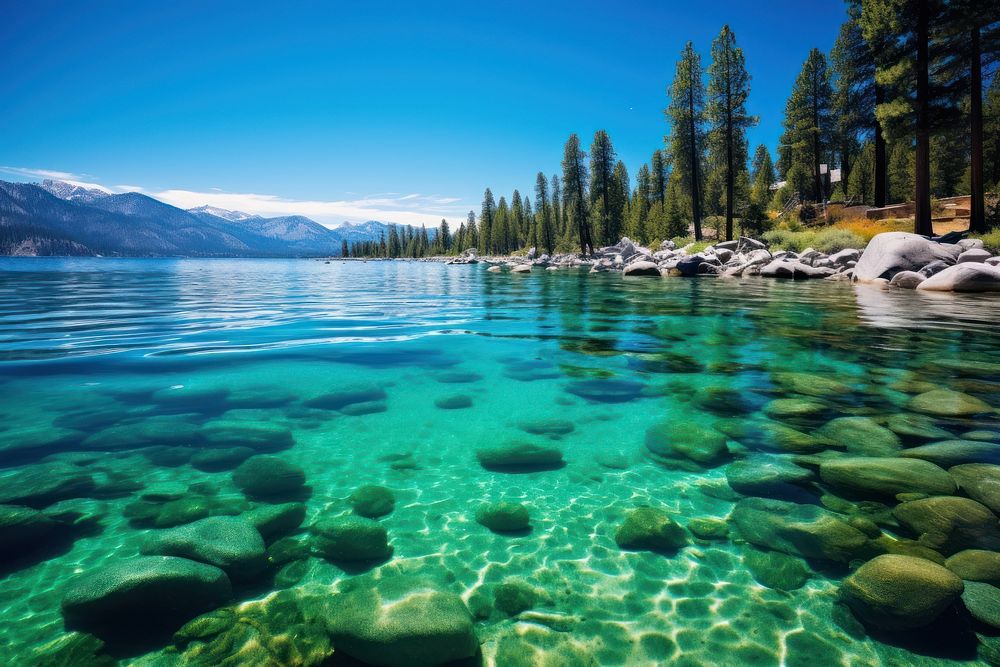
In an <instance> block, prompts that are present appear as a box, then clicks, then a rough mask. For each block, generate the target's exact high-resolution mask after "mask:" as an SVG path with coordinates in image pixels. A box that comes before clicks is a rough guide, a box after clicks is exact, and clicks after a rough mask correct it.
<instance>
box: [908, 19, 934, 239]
mask: <svg viewBox="0 0 1000 667" xmlns="http://www.w3.org/2000/svg"><path fill="white" fill-rule="evenodd" d="M928 4H929V0H919V2H918V3H917V155H916V176H915V179H914V180H915V183H914V186H915V187H914V190H915V198H914V199H915V201H914V218H913V222H914V231H915V232H916V233H917V234H922V235H924V236H932V235H933V234H934V225H933V223H932V221H931V160H930V156H931V132H930V114H929V111H930V110H929V109H928V106H929V103H930V99H929V97H930V81H929V78H928V61H929V58H928V53H927V51H928V41H929V32H930V27H929V23H930V17H929V16H928V15H929V13H930V8H929V7H928Z"/></svg>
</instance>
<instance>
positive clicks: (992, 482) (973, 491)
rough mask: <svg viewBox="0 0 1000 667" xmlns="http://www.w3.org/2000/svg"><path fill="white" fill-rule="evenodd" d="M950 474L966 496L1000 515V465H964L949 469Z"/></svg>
mask: <svg viewBox="0 0 1000 667" xmlns="http://www.w3.org/2000/svg"><path fill="white" fill-rule="evenodd" d="M966 442H967V441H966ZM998 449H1000V447H998ZM948 474H949V475H951V477H952V479H954V480H955V483H956V484H958V487H959V488H960V489H962V491H963V492H964V493H965V495H967V496H969V497H970V498H972V499H973V500H976V501H978V502H981V503H982V504H984V505H986V506H987V507H989V508H990V509H991V510H992V511H993V513H994V514H997V513H1000V465H994V464H991V463H963V464H960V465H957V466H953V467H951V468H949V469H948Z"/></svg>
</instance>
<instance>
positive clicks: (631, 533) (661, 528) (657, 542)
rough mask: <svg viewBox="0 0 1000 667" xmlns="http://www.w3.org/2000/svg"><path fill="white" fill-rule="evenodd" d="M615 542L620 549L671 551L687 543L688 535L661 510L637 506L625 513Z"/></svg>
mask: <svg viewBox="0 0 1000 667" xmlns="http://www.w3.org/2000/svg"><path fill="white" fill-rule="evenodd" d="M615 543H617V544H618V546H619V547H621V548H622V549H630V550H644V551H657V552H661V553H662V552H673V551H676V550H678V549H680V548H681V547H684V546H686V545H687V543H688V535H687V532H686V531H685V530H684V528H682V527H681V526H680V524H678V523H677V522H675V521H674V520H673V519H672V518H671V517H670V515H669V514H667V513H666V512H664V511H663V510H660V509H656V508H655V507H639V508H637V509H634V510H632V511H631V512H629V513H628V514H626V515H625V521H624V522H623V523H622V525H621V526H619V528H618V530H617V531H616V532H615Z"/></svg>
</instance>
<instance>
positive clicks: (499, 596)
mask: <svg viewBox="0 0 1000 667" xmlns="http://www.w3.org/2000/svg"><path fill="white" fill-rule="evenodd" d="M540 599H541V596H540V595H539V592H538V591H537V590H536V589H535V587H534V586H532V585H531V584H529V583H528V582H526V581H523V580H521V579H507V580H506V581H504V582H503V583H500V584H497V585H496V587H495V588H494V589H493V606H495V607H496V608H497V609H499V610H500V611H502V612H503V613H505V614H507V615H508V616H516V615H517V614H520V613H521V612H522V611H526V610H528V609H531V608H532V607H534V606H535V605H536V604H538V601H539V600H540Z"/></svg>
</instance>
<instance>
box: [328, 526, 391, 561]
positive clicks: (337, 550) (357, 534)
mask: <svg viewBox="0 0 1000 667" xmlns="http://www.w3.org/2000/svg"><path fill="white" fill-rule="evenodd" d="M312 532H313V536H314V537H313V543H314V545H315V547H316V550H317V551H318V552H319V553H320V554H321V555H322V556H323V557H324V558H326V559H328V560H331V561H334V562H337V561H346V562H351V561H380V560H385V559H387V558H389V557H390V556H392V547H391V546H390V545H389V533H388V532H387V531H386V529H385V526H383V525H382V524H380V523H379V522H378V521H374V520H372V519H366V518H364V517H359V516H343V517H332V518H324V519H320V520H319V521H317V522H316V523H314V524H313V526H312Z"/></svg>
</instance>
